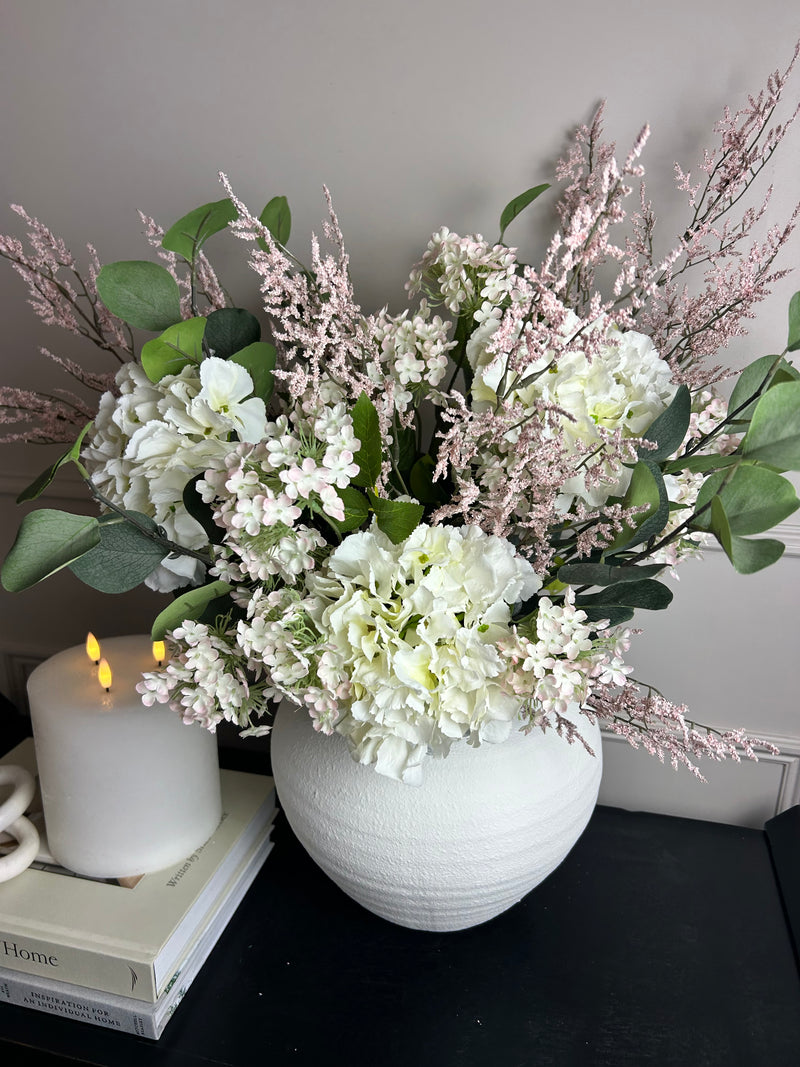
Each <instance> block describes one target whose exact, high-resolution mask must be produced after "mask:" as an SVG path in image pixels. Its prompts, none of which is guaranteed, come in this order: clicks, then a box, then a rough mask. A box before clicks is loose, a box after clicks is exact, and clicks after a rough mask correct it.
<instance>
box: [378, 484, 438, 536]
mask: <svg viewBox="0 0 800 1067" xmlns="http://www.w3.org/2000/svg"><path fill="white" fill-rule="evenodd" d="M368 495H369V501H370V504H371V505H372V510H373V511H374V512H375V519H376V520H377V523H378V528H379V529H380V530H382V531H383V532H384V533H385V534H386V536H387V537H388V538H389V540H390V541H391V542H392V544H393V545H399V544H400V543H401V542H402V541H405V539H406V538H407V537H408V535H409V534H411V533H413V532H414V530H416V528H417V527H418V526H419V524H420V522H422V515H423V512H424V510H425V509H424V508H423V507H422V504H415V503H413V502H411V501H406V500H385V499H384V498H383V497H379V496H376V495H375V493H372V492H371V493H369V494H368Z"/></svg>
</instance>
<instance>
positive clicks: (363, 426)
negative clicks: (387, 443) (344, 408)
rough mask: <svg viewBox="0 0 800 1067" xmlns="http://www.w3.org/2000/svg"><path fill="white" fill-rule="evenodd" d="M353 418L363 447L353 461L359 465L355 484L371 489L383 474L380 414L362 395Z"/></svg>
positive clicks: (365, 396)
mask: <svg viewBox="0 0 800 1067" xmlns="http://www.w3.org/2000/svg"><path fill="white" fill-rule="evenodd" d="M352 418H353V433H354V434H355V435H356V437H357V438H358V440H359V441H360V442H361V447H360V448H359V450H358V452H356V454H355V455H354V457H353V461H354V462H355V463H357V464H358V474H357V475H356V477H355V478H354V479H353V484H354V485H360V486H361V487H362V488H364V489H371V488H372V487H373V486H374V485H375V482H376V481H377V480H378V475H379V474H380V472H381V462H382V460H383V442H382V440H381V431H380V426H379V424H378V412H377V411H376V410H375V405H374V404H373V403H372V401H371V400H370V399H369V397H368V396H367V394H366V393H362V394H361V396H360V397H359V398H358V400H357V401H356V402H355V405H354V407H353V411H352Z"/></svg>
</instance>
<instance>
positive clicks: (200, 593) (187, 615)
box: [150, 581, 231, 641]
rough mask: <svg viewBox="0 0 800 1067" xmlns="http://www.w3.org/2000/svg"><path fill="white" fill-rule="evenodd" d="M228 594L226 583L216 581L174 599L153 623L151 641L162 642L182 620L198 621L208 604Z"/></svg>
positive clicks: (228, 588) (228, 586)
mask: <svg viewBox="0 0 800 1067" xmlns="http://www.w3.org/2000/svg"><path fill="white" fill-rule="evenodd" d="M230 592H231V586H230V585H228V583H227V582H222V581H216V582H210V583H209V584H208V585H201V586H200V587H199V588H198V589H190V590H189V591H188V592H186V593H183V594H182V595H181V596H179V597H176V598H175V599H174V600H173V601H172V603H171V604H170V605H169V606H168V607H166V608H164V610H163V611H162V612H161V614H160V615H159V616H158V617H157V618H156V621H155V622H154V623H153V627H152V630H151V631H150V636H151V638H152V640H153V641H163V640H164V638H165V637H166V636H167V634H168V633H169V632H170V631H171V630H174V629H175V628H176V627H178V626H180V624H181V623H182V622H184V620H186V619H199V618H200V616H201V615H202V614H203V613H204V612H205V610H206V608H207V607H208V606H209V604H212V603H213V602H214V601H215V600H219V599H221V598H222V597H227V596H228V594H229V593H230Z"/></svg>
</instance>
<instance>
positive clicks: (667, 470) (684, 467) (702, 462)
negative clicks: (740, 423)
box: [661, 453, 742, 474]
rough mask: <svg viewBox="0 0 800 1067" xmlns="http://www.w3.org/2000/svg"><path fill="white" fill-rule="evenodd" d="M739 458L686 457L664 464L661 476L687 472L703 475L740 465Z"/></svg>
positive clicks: (740, 460) (740, 459)
mask: <svg viewBox="0 0 800 1067" xmlns="http://www.w3.org/2000/svg"><path fill="white" fill-rule="evenodd" d="M741 462H742V457H741V456H719V455H717V454H716V453H715V454H714V455H713V456H687V458H686V459H675V460H672V461H671V462H670V463H665V464H664V465H663V466H662V468H661V470H662V473H663V474H677V473H678V472H679V471H689V472H690V473H692V474H705V473H706V471H715V470H721V469H723V468H725V467H732V466H734V464H736V463H741Z"/></svg>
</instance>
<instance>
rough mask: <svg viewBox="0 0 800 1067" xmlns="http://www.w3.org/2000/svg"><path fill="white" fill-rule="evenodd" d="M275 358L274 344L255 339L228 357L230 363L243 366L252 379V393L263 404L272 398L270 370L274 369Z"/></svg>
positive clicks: (273, 382)
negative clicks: (259, 398) (258, 397)
mask: <svg viewBox="0 0 800 1067" xmlns="http://www.w3.org/2000/svg"><path fill="white" fill-rule="evenodd" d="M276 359H277V352H276V351H275V348H274V346H273V345H271V344H268V343H267V342H266V341H256V342H254V343H253V344H252V345H248V346H247V348H243V349H241V351H239V352H235V353H234V354H233V355H232V356H231V357H230V362H231V363H238V364H239V366H240V367H244V369H245V370H246V371H247V373H248V374H249V375H250V377H251V378H252V379H253V395H254V396H260V397H261V399H262V400H263V401H264V403H265V404H268V403H269V402H270V400H271V398H272V389H273V387H274V385H275V380H274V378H273V375H272V372H273V371H274V370H275V361H276Z"/></svg>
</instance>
